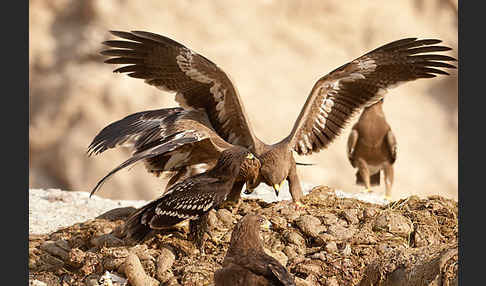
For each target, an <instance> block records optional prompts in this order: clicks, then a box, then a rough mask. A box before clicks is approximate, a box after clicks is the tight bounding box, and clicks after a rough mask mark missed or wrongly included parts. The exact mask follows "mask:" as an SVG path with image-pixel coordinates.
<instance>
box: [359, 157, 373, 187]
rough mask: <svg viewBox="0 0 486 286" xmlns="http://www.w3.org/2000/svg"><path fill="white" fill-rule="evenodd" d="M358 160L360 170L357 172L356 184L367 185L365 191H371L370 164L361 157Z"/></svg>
mask: <svg viewBox="0 0 486 286" xmlns="http://www.w3.org/2000/svg"><path fill="white" fill-rule="evenodd" d="M356 161H357V162H356V165H357V166H358V172H356V184H357V185H364V186H365V187H366V190H365V192H366V193H371V184H370V170H369V169H368V164H366V162H365V161H364V160H363V159H361V158H360V159H358V160H356Z"/></svg>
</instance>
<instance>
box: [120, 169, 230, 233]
mask: <svg viewBox="0 0 486 286" xmlns="http://www.w3.org/2000/svg"><path fill="white" fill-rule="evenodd" d="M219 190H225V189H224V188H221V182H220V180H219V179H217V178H213V177H206V176H205V174H200V175H196V176H194V177H191V178H188V179H186V180H184V181H182V182H179V183H177V184H175V185H173V186H172V187H171V188H170V189H169V190H168V191H167V192H166V193H165V194H164V195H163V196H162V197H160V198H159V199H157V200H154V201H152V202H150V203H149V204H147V205H146V206H144V207H142V208H140V209H139V210H137V212H135V213H134V214H133V215H131V216H130V218H129V219H128V220H127V222H126V224H125V231H126V233H127V234H128V236H129V237H132V238H133V239H135V240H141V239H143V238H144V237H145V236H146V234H147V233H148V232H150V230H152V229H164V228H169V227H172V226H174V225H176V224H178V223H180V222H182V221H184V220H196V219H198V218H200V217H201V216H202V215H204V214H206V213H207V212H208V211H210V210H211V209H212V208H213V207H215V206H217V205H219V204H220V203H221V202H222V201H224V199H225V198H226V195H227V193H221V192H219Z"/></svg>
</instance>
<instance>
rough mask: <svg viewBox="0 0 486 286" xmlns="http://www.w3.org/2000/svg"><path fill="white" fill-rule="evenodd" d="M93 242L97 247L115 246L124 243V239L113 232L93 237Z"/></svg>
mask: <svg viewBox="0 0 486 286" xmlns="http://www.w3.org/2000/svg"><path fill="white" fill-rule="evenodd" d="M91 244H93V245H94V246H96V247H114V246H121V245H124V242H123V240H121V239H119V238H117V237H115V236H114V235H113V234H111V233H108V234H104V235H101V236H98V237H94V238H93V239H91Z"/></svg>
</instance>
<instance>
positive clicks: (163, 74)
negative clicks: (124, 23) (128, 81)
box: [101, 31, 261, 149]
mask: <svg viewBox="0 0 486 286" xmlns="http://www.w3.org/2000/svg"><path fill="white" fill-rule="evenodd" d="M111 33H112V34H113V35H115V36H117V37H119V38H122V39H124V40H110V41H105V42H103V44H105V45H106V46H108V47H110V48H111V49H108V50H104V51H102V52H101V54H103V55H105V56H109V57H112V58H110V59H107V60H106V61H105V63H108V64H122V65H125V66H123V67H120V68H117V69H115V70H114V72H121V73H127V74H128V75H129V76H131V77H134V78H140V79H144V80H145V82H146V83H147V84H150V85H153V86H156V87H158V88H159V89H162V90H164V91H169V92H175V93H176V101H177V102H178V103H179V104H180V106H182V107H183V108H185V109H200V110H204V112H206V114H207V116H208V118H209V121H210V123H211V125H212V127H213V128H214V129H215V130H216V132H217V133H218V134H219V135H220V136H221V137H222V138H223V139H224V140H226V141H228V142H229V143H233V144H236V143H238V145H241V146H244V147H246V148H250V149H255V148H256V145H260V144H261V142H260V141H259V140H258V138H256V137H255V135H254V133H253V130H252V128H251V126H250V123H249V121H248V117H247V115H246V113H245V110H244V107H243V104H242V103H241V100H240V97H239V95H238V92H237V90H236V88H235V87H234V85H233V83H232V82H231V80H230V79H229V77H228V76H227V75H226V74H225V73H224V71H223V70H221V69H220V68H219V67H218V66H217V65H216V64H214V63H213V62H211V61H210V60H208V59H207V58H205V57H204V56H202V55H199V54H197V53H195V52H193V51H192V50H190V49H188V48H187V47H185V46H184V45H182V44H180V43H178V42H176V41H174V40H172V39H169V38H167V37H164V36H162V35H157V34H154V33H150V32H144V31H132V32H122V31H111ZM217 106H220V108H217ZM230 134H233V136H232V137H230Z"/></svg>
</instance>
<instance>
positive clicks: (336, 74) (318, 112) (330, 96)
mask: <svg viewBox="0 0 486 286" xmlns="http://www.w3.org/2000/svg"><path fill="white" fill-rule="evenodd" d="M440 42H441V41H440V40H435V39H425V40H417V39H416V38H407V39H402V40H398V41H394V42H391V43H389V44H386V45H384V46H381V47H379V48H377V49H375V50H373V51H371V52H368V53H367V54H365V55H363V56H361V57H359V58H357V59H355V60H353V61H351V62H349V63H347V64H345V65H343V66H341V67H339V68H337V69H336V70H334V71H332V72H330V73H329V74H327V75H325V76H324V77H322V78H321V79H319V80H318V81H317V82H316V84H315V85H314V87H313V88H312V90H311V92H310V95H309V96H308V98H307V101H306V103H305V104H304V107H303V108H302V110H301V112H300V114H299V117H298V118H297V120H296V122H295V124H294V127H293V129H292V132H291V133H290V135H289V136H288V137H287V138H286V139H284V140H286V141H287V142H289V143H290V146H292V148H293V149H294V150H295V151H296V152H297V153H298V154H300V155H302V154H303V155H307V154H311V153H313V152H318V151H319V150H321V149H323V148H326V147H327V146H328V145H329V144H330V143H331V142H332V141H333V140H334V139H335V138H336V137H337V136H339V135H340V133H341V131H342V130H343V129H344V128H345V127H346V125H347V124H348V123H349V120H350V119H351V118H352V117H353V116H354V115H355V114H356V113H357V112H358V111H359V110H360V109H361V108H363V107H365V106H369V105H371V104H373V103H375V102H377V101H378V100H380V99H381V98H383V96H384V95H385V93H386V91H387V89H388V88H392V87H395V86H396V85H398V84H401V83H404V82H408V81H413V80H416V79H419V78H432V77H435V76H436V74H444V75H448V73H447V72H445V71H443V70H440V69H437V68H436V67H438V68H455V66H453V65H451V64H448V63H446V62H448V61H455V59H454V58H452V57H449V56H445V55H438V54H429V53H431V52H441V51H448V50H450V49H451V48H449V47H444V46H436V45H435V44H438V43H440Z"/></svg>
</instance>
